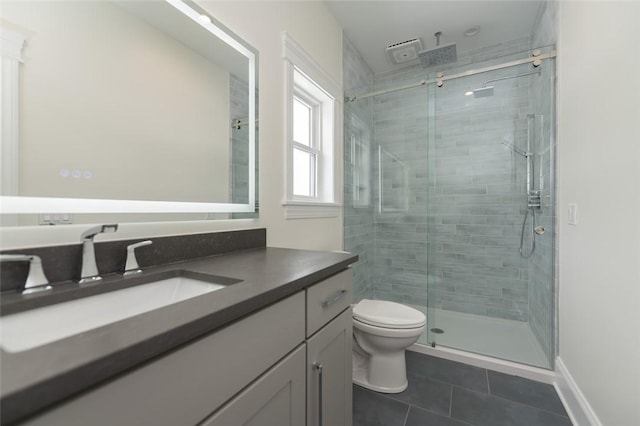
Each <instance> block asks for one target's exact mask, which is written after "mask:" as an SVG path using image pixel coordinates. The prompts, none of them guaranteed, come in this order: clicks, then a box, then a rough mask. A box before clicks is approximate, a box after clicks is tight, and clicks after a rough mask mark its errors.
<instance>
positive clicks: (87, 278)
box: [79, 224, 118, 284]
mask: <svg viewBox="0 0 640 426" xmlns="http://www.w3.org/2000/svg"><path fill="white" fill-rule="evenodd" d="M117 230H118V225H117V224H111V225H98V226H95V227H93V228H91V229H88V230H86V231H84V232H83V233H82V236H81V237H80V238H82V270H81V271H80V281H79V283H80V284H86V283H91V282H96V281H99V280H101V279H102V277H101V276H100V274H99V272H98V265H97V264H96V252H95V248H94V246H93V237H95V236H96V235H98V234H102V233H107V232H116V231H117Z"/></svg>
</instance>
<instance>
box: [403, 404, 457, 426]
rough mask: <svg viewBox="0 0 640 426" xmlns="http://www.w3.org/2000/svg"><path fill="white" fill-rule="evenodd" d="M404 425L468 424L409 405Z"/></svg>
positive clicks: (443, 425)
mask: <svg viewBox="0 0 640 426" xmlns="http://www.w3.org/2000/svg"><path fill="white" fill-rule="evenodd" d="M405 426H469V423H463V422H460V421H458V420H454V419H452V418H451V417H445V416H441V415H439V414H435V413H432V412H430V411H426V410H423V409H421V408H418V407H415V406H411V408H409V416H408V417H407V423H405Z"/></svg>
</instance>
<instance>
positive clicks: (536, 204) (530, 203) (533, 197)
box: [527, 191, 542, 210]
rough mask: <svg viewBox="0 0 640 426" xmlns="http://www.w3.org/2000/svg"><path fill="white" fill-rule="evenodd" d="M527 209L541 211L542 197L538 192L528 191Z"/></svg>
mask: <svg viewBox="0 0 640 426" xmlns="http://www.w3.org/2000/svg"><path fill="white" fill-rule="evenodd" d="M527 207H529V208H530V209H535V210H541V209H542V196H541V195H540V191H529V192H528V193H527Z"/></svg>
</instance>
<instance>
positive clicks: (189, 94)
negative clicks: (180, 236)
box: [0, 0, 258, 225]
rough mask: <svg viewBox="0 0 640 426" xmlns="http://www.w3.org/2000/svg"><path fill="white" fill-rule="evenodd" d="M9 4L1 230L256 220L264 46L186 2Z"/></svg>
mask: <svg viewBox="0 0 640 426" xmlns="http://www.w3.org/2000/svg"><path fill="white" fill-rule="evenodd" d="M2 3H3V4H2V18H1V21H0V28H1V31H2V37H1V40H2V68H1V76H2V90H3V92H2V159H1V160H2V172H1V173H2V191H1V195H2V197H1V198H0V207H1V212H2V214H3V225H8V224H18V225H35V224H37V223H34V221H37V218H38V215H39V214H40V215H42V214H73V215H75V216H82V215H83V214H89V215H94V216H95V215H103V216H104V215H105V214H118V215H123V214H124V215H126V214H130V215H131V214H133V215H134V216H136V217H137V219H135V220H147V221H153V218H154V217H157V216H153V215H154V214H155V215H158V214H165V215H167V214H171V215H172V216H171V217H172V218H181V219H191V220H193V219H206V218H218V217H224V218H232V217H238V216H243V215H244V216H245V217H246V216H247V215H251V214H254V212H255V211H256V207H255V206H256V198H257V197H256V188H257V180H256V176H257V173H256V164H257V161H256V158H257V155H256V150H257V131H256V129H257V126H256V123H257V120H258V117H257V91H258V88H257V52H256V51H255V49H253V48H252V47H251V46H249V45H248V44H247V43H246V42H244V41H243V40H242V39H240V38H239V37H238V36H236V35H234V34H233V33H232V32H230V31H229V30H227V29H226V28H225V27H224V26H223V25H221V24H219V23H218V22H216V21H215V20H214V19H212V18H211V17H210V16H208V15H207V14H206V13H205V12H204V11H203V10H202V9H200V8H199V7H198V6H197V5H196V4H194V3H191V2H185V1H180V0H166V1H163V0H152V1H119V0H114V1H100V2H93V1H92V2H79V1H56V2H49V1H42V2H36V1H28V2H25V1H11V0H8V1H3V2H2ZM183 213H188V215H185V216H180V215H176V214H183ZM214 216H215V217H214ZM161 220H164V219H161Z"/></svg>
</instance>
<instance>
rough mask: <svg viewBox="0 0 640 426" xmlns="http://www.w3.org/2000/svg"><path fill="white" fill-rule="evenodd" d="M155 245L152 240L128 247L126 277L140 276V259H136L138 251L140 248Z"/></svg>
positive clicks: (125, 267)
mask: <svg viewBox="0 0 640 426" xmlns="http://www.w3.org/2000/svg"><path fill="white" fill-rule="evenodd" d="M151 244H153V241H151V240H145V241H140V242H138V243H134V244H131V245H128V246H127V261H126V263H125V266H124V275H132V274H138V273H140V272H142V270H141V269H140V265H138V259H136V249H137V248H138V247H143V246H149V245H151Z"/></svg>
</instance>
